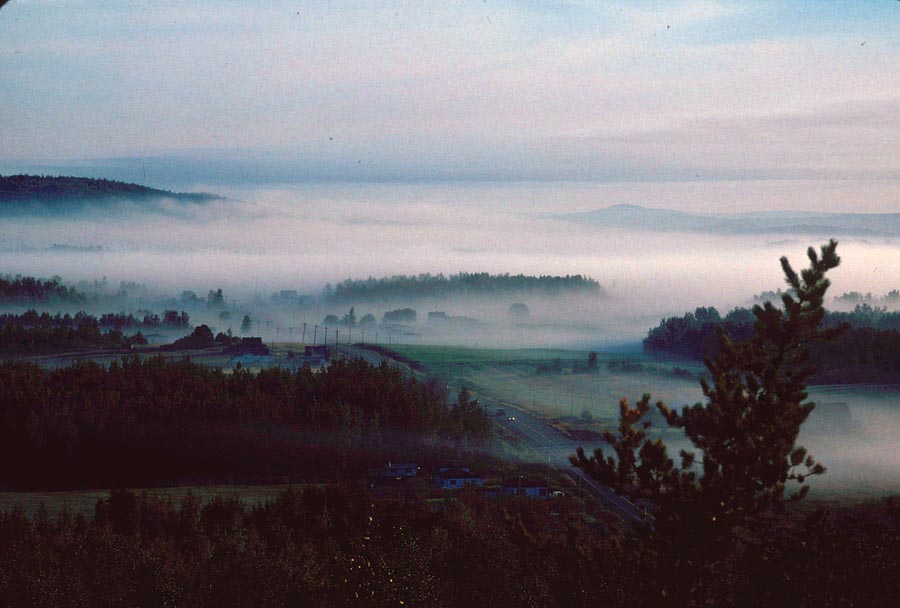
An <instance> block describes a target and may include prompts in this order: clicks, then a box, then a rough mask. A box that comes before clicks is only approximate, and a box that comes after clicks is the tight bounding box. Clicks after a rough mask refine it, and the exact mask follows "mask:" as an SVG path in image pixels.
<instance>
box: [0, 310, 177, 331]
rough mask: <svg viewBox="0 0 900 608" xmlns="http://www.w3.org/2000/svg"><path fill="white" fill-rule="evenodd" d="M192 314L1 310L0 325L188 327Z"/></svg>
mask: <svg viewBox="0 0 900 608" xmlns="http://www.w3.org/2000/svg"><path fill="white" fill-rule="evenodd" d="M190 321H191V317H190V315H189V314H187V313H186V312H184V311H183V310H182V311H180V312H179V311H177V310H166V311H165V312H163V316H162V317H160V316H159V315H157V314H155V313H153V312H149V311H147V312H145V313H144V315H143V316H140V315H138V316H135V315H133V314H131V313H129V314H125V313H123V312H119V313H115V312H111V313H103V314H102V315H100V317H99V318H98V317H95V316H93V315H90V314H88V313H86V312H84V311H78V312H76V313H75V314H70V313H56V314H55V315H51V314H50V313H48V312H46V311H45V312H40V313H39V312H38V311H36V310H34V309H29V310H26V311H25V312H23V313H22V314H14V313H4V314H0V325H15V326H16V327H26V328H30V327H78V326H79V325H82V324H84V323H96V324H97V325H99V326H100V327H103V328H105V329H106V328H114V329H151V328H157V327H160V326H165V327H172V328H176V327H189V326H190Z"/></svg>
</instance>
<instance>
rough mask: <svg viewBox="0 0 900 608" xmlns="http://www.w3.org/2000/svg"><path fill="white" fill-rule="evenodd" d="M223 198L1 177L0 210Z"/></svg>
mask: <svg viewBox="0 0 900 608" xmlns="http://www.w3.org/2000/svg"><path fill="white" fill-rule="evenodd" d="M220 198H221V197H219V196H216V195H214V194H207V193H199V192H197V193H195V192H170V191H168V190H159V189H157V188H148V187H146V186H139V185H138V184H129V183H126V182H117V181H113V180H108V179H92V178H88V177H69V176H44V175H9V176H3V175H0V209H9V208H10V207H17V206H19V205H21V204H26V205H27V204H33V203H39V204H44V205H50V206H55V205H58V204H70V203H78V202H92V201H110V200H122V199H128V200H132V201H134V200H159V199H173V200H178V201H183V202H188V203H204V202H207V201H211V200H217V199H220Z"/></svg>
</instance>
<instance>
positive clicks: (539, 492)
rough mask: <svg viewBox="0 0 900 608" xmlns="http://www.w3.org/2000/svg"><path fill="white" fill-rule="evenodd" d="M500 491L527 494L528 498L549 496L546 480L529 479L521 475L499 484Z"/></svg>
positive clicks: (516, 494)
mask: <svg viewBox="0 0 900 608" xmlns="http://www.w3.org/2000/svg"><path fill="white" fill-rule="evenodd" d="M500 492H501V493H502V494H510V495H514V496H527V497H528V498H538V499H540V500H547V499H548V498H550V487H549V486H548V485H547V482H546V481H540V480H536V479H529V478H528V477H523V476H521V475H520V476H519V477H512V478H510V479H507V480H506V481H504V482H503V483H502V484H500Z"/></svg>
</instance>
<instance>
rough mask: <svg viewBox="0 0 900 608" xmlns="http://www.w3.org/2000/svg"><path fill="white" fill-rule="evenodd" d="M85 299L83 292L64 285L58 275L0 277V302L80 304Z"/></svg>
mask: <svg viewBox="0 0 900 608" xmlns="http://www.w3.org/2000/svg"><path fill="white" fill-rule="evenodd" d="M86 301H87V297H86V296H85V295H84V294H83V293H79V292H78V291H76V290H74V289H72V288H71V287H66V286H65V285H63V284H62V283H61V279H60V278H59V277H53V278H52V279H49V280H43V279H36V278H34V277H23V276H15V277H10V276H4V277H0V304H18V303H22V302H43V303H49V304H82V303H84V302H86Z"/></svg>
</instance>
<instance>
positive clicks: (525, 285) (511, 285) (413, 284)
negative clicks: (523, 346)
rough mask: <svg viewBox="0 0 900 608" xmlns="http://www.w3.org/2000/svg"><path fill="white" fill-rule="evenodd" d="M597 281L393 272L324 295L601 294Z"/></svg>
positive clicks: (355, 281) (352, 297)
mask: <svg viewBox="0 0 900 608" xmlns="http://www.w3.org/2000/svg"><path fill="white" fill-rule="evenodd" d="M602 292H603V288H602V287H601V286H600V283H598V282H597V281H595V280H594V279H591V278H589V277H584V276H582V275H580V274H577V275H566V276H549V275H547V276H544V275H542V276H528V275H523V274H516V275H510V274H489V273H487V272H474V273H469V272H461V273H459V274H454V275H450V276H449V277H448V276H444V275H443V274H436V275H433V274H420V275H395V276H392V277H383V278H380V279H376V278H373V277H369V278H368V279H347V280H346V281H343V282H342V283H338V284H337V285H336V286H335V287H334V288H333V289H332V288H331V287H330V286H329V287H326V289H325V298H326V299H331V300H335V301H350V300H367V299H368V300H374V299H387V298H394V297H433V296H460V295H492V294H508V293H534V294H541V295H559V294H563V293H602Z"/></svg>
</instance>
